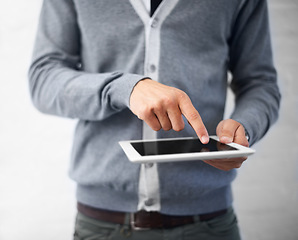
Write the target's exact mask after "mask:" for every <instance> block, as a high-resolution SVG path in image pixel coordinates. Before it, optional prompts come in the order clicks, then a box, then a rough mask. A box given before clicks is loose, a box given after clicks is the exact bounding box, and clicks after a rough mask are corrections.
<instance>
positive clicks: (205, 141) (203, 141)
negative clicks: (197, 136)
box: [201, 135, 209, 144]
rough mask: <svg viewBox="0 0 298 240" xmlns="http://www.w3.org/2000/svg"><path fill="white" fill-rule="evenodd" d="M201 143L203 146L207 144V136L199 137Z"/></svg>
mask: <svg viewBox="0 0 298 240" xmlns="http://www.w3.org/2000/svg"><path fill="white" fill-rule="evenodd" d="M201 142H202V143H203V144H207V143H208V142H209V136H206V135H204V136H202V137H201Z"/></svg>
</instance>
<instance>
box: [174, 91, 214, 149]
mask: <svg viewBox="0 0 298 240" xmlns="http://www.w3.org/2000/svg"><path fill="white" fill-rule="evenodd" d="M179 107H180V110H181V113H182V114H183V115H184V117H185V118H186V119H187V121H188V123H189V124H190V125H191V126H192V128H193V129H194V130H195V132H196V134H197V136H198V137H199V139H200V140H201V142H202V143H203V144H207V143H208V142H209V135H208V132H207V129H206V127H205V125H204V123H203V121H202V118H201V116H200V114H199V112H198V111H197V110H196V109H195V107H194V106H193V105H192V102H191V100H190V98H189V97H188V96H187V95H186V94H185V96H184V97H183V98H182V99H181V100H180V102H179Z"/></svg>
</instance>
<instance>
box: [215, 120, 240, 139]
mask: <svg viewBox="0 0 298 240" xmlns="http://www.w3.org/2000/svg"><path fill="white" fill-rule="evenodd" d="M240 125H241V124H240V123H238V122H236V121H235V120H232V119H227V120H223V121H221V122H220V123H219V124H218V127H217V129H216V134H217V136H218V138H219V141H220V142H222V143H231V142H233V141H234V137H235V133H236V131H237V129H238V128H239V127H240Z"/></svg>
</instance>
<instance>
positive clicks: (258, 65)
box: [229, 0, 281, 145]
mask: <svg viewBox="0 0 298 240" xmlns="http://www.w3.org/2000/svg"><path fill="white" fill-rule="evenodd" d="M242 2H244V3H243V4H242V5H241V8H240V10H239V12H238V15H237V16H236V20H235V24H234V28H233V32H232V37H231V39H230V66H229V68H230V71H231V73H232V76H233V78H232V82H231V88H232V90H233V91H234V93H235V109H234V112H233V113H232V116H231V118H232V119H234V120H236V121H238V122H240V123H241V124H242V125H243V126H244V127H245V129H246V131H247V132H248V134H249V136H250V144H251V145H252V144H254V143H255V142H256V141H258V140H259V139H261V138H262V137H263V136H264V135H265V133H266V132H267V130H268V129H269V127H270V126H271V125H272V124H273V123H274V122H275V121H276V120H277V117H278V110H279V104H280V98H281V96H280V92H279V88H278V85H277V74H276V70H275V68H274V65H273V59H272V50H271V40H270V30H269V21H268V9H267V3H266V0H244V1H242Z"/></svg>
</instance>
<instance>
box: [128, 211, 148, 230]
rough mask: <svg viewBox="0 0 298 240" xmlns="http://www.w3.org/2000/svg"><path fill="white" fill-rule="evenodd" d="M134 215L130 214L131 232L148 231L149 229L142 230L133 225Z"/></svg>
mask: <svg viewBox="0 0 298 240" xmlns="http://www.w3.org/2000/svg"><path fill="white" fill-rule="evenodd" d="M135 223H136V222H135V214H134V213H130V227H131V229H132V230H134V231H148V230H150V229H151V228H142V227H137V226H136V225H135Z"/></svg>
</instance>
